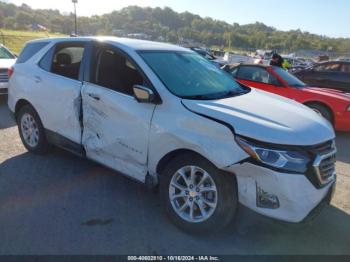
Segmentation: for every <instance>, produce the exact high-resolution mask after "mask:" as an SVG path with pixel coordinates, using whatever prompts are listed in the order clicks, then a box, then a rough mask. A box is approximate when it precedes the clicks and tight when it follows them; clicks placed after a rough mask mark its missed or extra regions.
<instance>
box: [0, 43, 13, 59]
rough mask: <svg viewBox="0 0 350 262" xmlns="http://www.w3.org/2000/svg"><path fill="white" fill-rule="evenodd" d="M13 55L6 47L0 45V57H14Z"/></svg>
mask: <svg viewBox="0 0 350 262" xmlns="http://www.w3.org/2000/svg"><path fill="white" fill-rule="evenodd" d="M14 58H15V57H14V55H12V54H11V53H10V52H9V51H8V50H6V48H3V47H2V46H0V59H14Z"/></svg>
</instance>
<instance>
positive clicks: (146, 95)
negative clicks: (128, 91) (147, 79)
mask: <svg viewBox="0 0 350 262" xmlns="http://www.w3.org/2000/svg"><path fill="white" fill-rule="evenodd" d="M132 90H133V92H134V97H135V99H136V100H137V102H139V103H152V102H153V101H154V98H155V96H154V93H153V91H152V90H151V89H149V88H148V87H145V86H141V85H134V86H133V87H132Z"/></svg>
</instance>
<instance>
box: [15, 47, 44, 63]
mask: <svg viewBox="0 0 350 262" xmlns="http://www.w3.org/2000/svg"><path fill="white" fill-rule="evenodd" d="M48 43H49V42H37V43H29V44H27V45H26V46H25V47H24V48H23V50H22V52H21V53H20V55H19V57H18V58H17V61H16V63H17V64H21V63H25V62H27V61H28V60H29V59H30V58H32V57H33V56H34V55H35V54H36V53H38V52H39V51H40V50H41V49H42V48H43V47H44V46H46V45H47V44H48Z"/></svg>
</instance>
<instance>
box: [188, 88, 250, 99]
mask: <svg viewBox="0 0 350 262" xmlns="http://www.w3.org/2000/svg"><path fill="white" fill-rule="evenodd" d="M248 92H249V91H248V90H242V91H238V92H237V91H234V90H230V91H227V92H220V93H214V94H206V95H194V96H183V97H182V98H184V99H193V100H215V99H223V98H229V97H234V96H239V95H244V94H246V93H248Z"/></svg>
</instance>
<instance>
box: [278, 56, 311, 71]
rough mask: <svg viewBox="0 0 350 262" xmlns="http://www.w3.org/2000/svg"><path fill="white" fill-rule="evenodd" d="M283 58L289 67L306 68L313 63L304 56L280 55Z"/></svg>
mask: <svg viewBox="0 0 350 262" xmlns="http://www.w3.org/2000/svg"><path fill="white" fill-rule="evenodd" d="M282 58H283V60H286V61H287V62H288V63H289V64H290V66H291V68H295V67H298V68H306V67H310V66H312V65H313V64H314V63H313V62H312V61H311V60H307V59H304V58H299V57H294V56H285V55H284V56H282Z"/></svg>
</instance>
